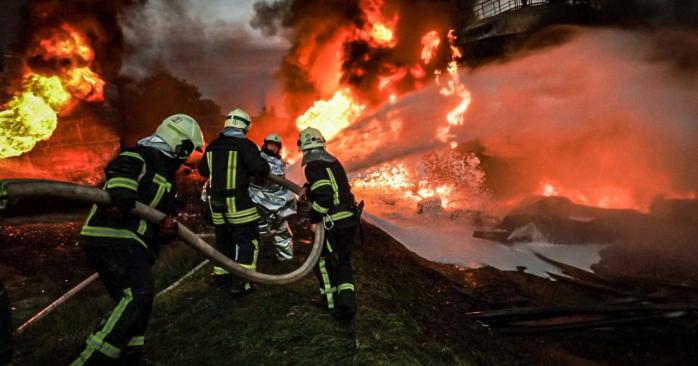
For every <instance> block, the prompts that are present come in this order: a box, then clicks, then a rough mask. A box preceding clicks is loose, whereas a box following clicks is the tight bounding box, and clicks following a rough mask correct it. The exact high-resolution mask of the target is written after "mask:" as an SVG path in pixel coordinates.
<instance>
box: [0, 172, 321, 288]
mask: <svg viewBox="0 0 698 366" xmlns="http://www.w3.org/2000/svg"><path fill="white" fill-rule="evenodd" d="M268 179H269V180H271V181H272V182H274V183H277V184H279V185H282V186H284V187H285V188H288V189H290V190H291V191H293V192H294V193H297V194H298V193H300V191H301V187H300V186H298V185H297V184H295V183H293V182H291V181H289V180H287V179H285V178H282V177H278V176H273V175H270V176H269V177H268ZM23 197H56V198H63V199H70V200H77V201H84V202H90V203H95V204H99V205H109V204H110V203H111V197H110V196H109V193H107V192H106V191H103V190H101V189H99V188H95V187H89V186H83V185H78V184H74V183H67V182H58V181H50V180H33V179H13V180H0V210H3V209H5V208H6V207H7V206H8V205H10V204H12V203H15V202H16V201H17V200H18V199H20V198H23ZM131 213H132V214H134V215H136V216H138V217H140V218H142V219H145V220H147V221H149V222H152V223H159V222H160V221H161V220H162V219H163V218H164V217H165V214H164V213H162V212H160V211H158V210H156V209H154V208H152V207H149V206H147V205H145V204H143V203H140V202H137V203H136V207H135V208H134V209H133V210H132V211H131ZM177 236H178V237H179V238H180V239H181V240H182V241H184V243H186V244H187V245H188V246H190V247H191V248H193V249H195V250H197V251H198V252H200V253H202V254H203V255H205V256H206V257H208V258H209V259H210V260H211V261H213V262H214V263H216V264H218V265H219V266H221V267H222V268H224V269H226V270H227V271H228V272H230V273H232V274H235V275H237V276H240V277H243V278H245V279H247V280H250V281H253V282H256V283H259V284H265V285H287V284H289V283H293V282H296V281H298V280H300V279H301V278H303V277H305V276H306V275H307V274H308V273H310V271H312V270H313V267H314V266H315V263H316V262H317V261H318V258H319V257H320V253H321V252H322V245H323V243H324V241H325V228H324V227H323V225H316V226H315V238H314V241H313V248H312V249H311V251H310V254H309V255H308V258H307V259H306V260H305V262H304V263H303V264H302V265H301V266H300V267H298V268H297V269H296V270H295V271H293V272H290V273H287V274H281V275H270V274H264V273H259V272H255V271H250V270H247V269H245V268H243V267H241V266H240V265H239V264H237V263H235V261H233V260H232V259H230V258H228V257H227V256H225V255H223V254H222V253H221V252H219V251H217V250H216V249H215V248H213V247H212V246H211V245H209V244H208V243H207V242H206V241H204V240H203V239H201V238H200V237H199V236H197V235H196V234H195V233H194V232H192V231H191V230H190V229H189V228H187V227H186V226H184V225H182V224H181V223H180V224H179V225H178V229H177Z"/></svg>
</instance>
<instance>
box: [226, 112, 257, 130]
mask: <svg viewBox="0 0 698 366" xmlns="http://www.w3.org/2000/svg"><path fill="white" fill-rule="evenodd" d="M251 124H252V119H251V118H250V115H249V114H248V113H247V112H245V111H243V110H242V109H240V108H238V109H235V110H234V111H231V112H230V113H228V115H227V116H226V117H225V127H235V128H240V129H243V130H245V131H247V130H249V129H250V125H251Z"/></svg>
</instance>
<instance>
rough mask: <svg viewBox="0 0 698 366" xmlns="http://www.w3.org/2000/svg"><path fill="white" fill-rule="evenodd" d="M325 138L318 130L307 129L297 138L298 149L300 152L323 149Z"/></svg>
mask: <svg viewBox="0 0 698 366" xmlns="http://www.w3.org/2000/svg"><path fill="white" fill-rule="evenodd" d="M325 143H326V141H325V137H324V136H322V133H321V132H320V130H318V129H316V128H312V127H308V128H306V129H304V130H303V131H301V133H300V135H299V136H298V147H299V148H300V149H301V150H309V149H312V148H315V147H325Z"/></svg>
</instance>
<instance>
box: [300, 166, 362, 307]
mask: <svg viewBox="0 0 698 366" xmlns="http://www.w3.org/2000/svg"><path fill="white" fill-rule="evenodd" d="M305 176H306V179H307V180H308V186H309V187H310V189H309V193H308V197H309V199H310V202H311V210H310V221H311V222H313V223H320V224H321V225H322V224H324V225H325V228H326V229H327V230H326V233H325V238H326V240H325V246H324V248H323V250H322V254H321V256H320V260H319V261H318V265H317V267H316V268H315V274H316V276H317V278H318V280H319V281H320V294H321V295H322V296H323V297H322V299H323V304H324V305H325V306H326V307H327V309H329V310H331V311H332V313H333V315H334V316H335V317H337V318H342V319H351V317H352V316H353V315H354V313H355V312H356V301H355V299H354V279H353V276H352V268H351V247H352V244H353V242H354V236H355V234H356V228H357V219H356V216H355V213H354V209H355V206H356V204H355V201H354V195H353V194H352V193H351V186H350V185H349V180H348V179H347V174H346V172H345V171H344V167H342V164H340V163H339V161H336V160H335V161H333V162H328V161H321V160H316V161H311V162H309V163H308V164H307V165H306V167H305Z"/></svg>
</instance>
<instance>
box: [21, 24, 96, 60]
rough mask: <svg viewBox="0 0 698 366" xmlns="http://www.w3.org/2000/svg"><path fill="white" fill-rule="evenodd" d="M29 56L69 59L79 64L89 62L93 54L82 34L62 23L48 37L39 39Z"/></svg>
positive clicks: (92, 58) (45, 58) (44, 58)
mask: <svg viewBox="0 0 698 366" xmlns="http://www.w3.org/2000/svg"><path fill="white" fill-rule="evenodd" d="M29 56H30V57H37V56H38V57H41V58H42V59H43V60H44V61H52V60H66V59H70V60H74V61H75V62H76V63H79V64H90V63H91V62H92V61H93V60H94V57H95V54H94V51H93V50H92V48H91V47H90V46H89V42H88V41H87V38H86V37H85V36H84V35H83V34H81V33H80V32H78V31H77V30H76V29H75V28H73V27H72V26H70V25H69V24H67V23H63V24H61V26H60V27H59V28H58V29H56V30H54V31H53V32H51V33H50V34H49V35H48V37H46V38H43V39H40V40H39V41H38V44H37V46H36V47H35V48H34V49H33V50H32V51H31V52H30V54H29Z"/></svg>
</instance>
